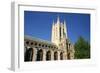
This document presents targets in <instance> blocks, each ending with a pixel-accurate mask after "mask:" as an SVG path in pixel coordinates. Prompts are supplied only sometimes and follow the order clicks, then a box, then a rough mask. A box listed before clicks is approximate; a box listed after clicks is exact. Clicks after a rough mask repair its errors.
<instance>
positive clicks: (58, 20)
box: [57, 16, 60, 24]
mask: <svg viewBox="0 0 100 73" xmlns="http://www.w3.org/2000/svg"><path fill="white" fill-rule="evenodd" d="M57 23H58V24H59V23H60V18H59V16H58V17H57Z"/></svg>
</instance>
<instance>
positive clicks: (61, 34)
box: [51, 17, 68, 46]
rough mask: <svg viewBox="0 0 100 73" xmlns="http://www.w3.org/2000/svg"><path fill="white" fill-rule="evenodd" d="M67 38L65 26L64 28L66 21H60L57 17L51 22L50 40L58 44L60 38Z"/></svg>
mask: <svg viewBox="0 0 100 73" xmlns="http://www.w3.org/2000/svg"><path fill="white" fill-rule="evenodd" d="M67 38H68V36H67V28H66V22H65V21H64V22H63V23H62V22H60V18H59V17H58V18H57V22H56V23H55V22H53V25H52V37H51V41H52V42H53V43H55V44H56V45H57V46H59V45H60V43H61V41H62V40H66V39H67Z"/></svg>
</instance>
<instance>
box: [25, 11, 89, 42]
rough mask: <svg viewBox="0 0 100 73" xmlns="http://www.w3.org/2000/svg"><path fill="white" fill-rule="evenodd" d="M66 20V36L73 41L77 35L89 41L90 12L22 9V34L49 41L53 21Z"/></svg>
mask: <svg viewBox="0 0 100 73" xmlns="http://www.w3.org/2000/svg"><path fill="white" fill-rule="evenodd" d="M58 16H59V18H60V21H61V22H63V21H64V20H65V21H66V26H67V32H68V38H69V39H70V41H71V42H72V43H75V42H76V41H77V39H78V37H79V36H82V37H83V38H84V39H85V40H87V41H88V42H90V14H80V13H59V12H36V11H24V35H29V36H32V37H37V38H41V39H44V40H48V41H51V29H52V23H53V21H54V22H56V21H57V17H58Z"/></svg>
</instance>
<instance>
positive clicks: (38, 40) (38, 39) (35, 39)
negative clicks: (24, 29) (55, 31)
mask: <svg viewBox="0 0 100 73" xmlns="http://www.w3.org/2000/svg"><path fill="white" fill-rule="evenodd" d="M24 39H26V40H31V41H37V42H41V43H45V44H48V45H53V46H56V44H55V43H52V42H50V41H47V40H43V39H40V38H36V37H32V36H28V35H24Z"/></svg>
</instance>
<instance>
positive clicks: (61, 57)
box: [60, 52, 63, 60]
mask: <svg viewBox="0 0 100 73" xmlns="http://www.w3.org/2000/svg"><path fill="white" fill-rule="evenodd" d="M60 60H63V53H62V52H61V53H60Z"/></svg>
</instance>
